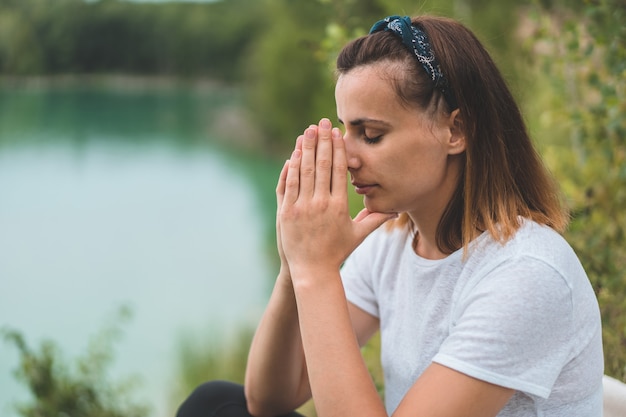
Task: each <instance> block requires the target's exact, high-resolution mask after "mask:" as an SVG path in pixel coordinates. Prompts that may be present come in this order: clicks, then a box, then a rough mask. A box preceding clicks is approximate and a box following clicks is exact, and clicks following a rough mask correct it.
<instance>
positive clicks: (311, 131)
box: [304, 129, 315, 139]
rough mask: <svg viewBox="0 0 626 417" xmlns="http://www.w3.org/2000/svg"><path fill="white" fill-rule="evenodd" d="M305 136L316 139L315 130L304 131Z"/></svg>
mask: <svg viewBox="0 0 626 417" xmlns="http://www.w3.org/2000/svg"><path fill="white" fill-rule="evenodd" d="M304 136H305V137H307V138H308V139H313V138H315V130H313V129H307V130H305V131H304Z"/></svg>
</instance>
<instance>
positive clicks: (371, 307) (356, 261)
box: [341, 232, 380, 317]
mask: <svg viewBox="0 0 626 417" xmlns="http://www.w3.org/2000/svg"><path fill="white" fill-rule="evenodd" d="M376 235H377V232H374V233H372V234H371V235H369V236H368V237H367V238H366V239H365V240H364V241H363V243H361V245H359V246H358V247H357V248H356V249H355V250H354V252H352V254H350V256H349V257H348V259H347V260H346V262H345V263H344V265H343V267H342V268H341V279H342V281H343V287H344V290H345V293H346V299H347V300H348V301H349V302H351V303H352V304H354V305H356V306H357V307H359V308H360V309H362V310H364V311H366V312H367V313H369V314H371V315H372V316H374V317H380V316H379V310H378V300H377V298H376V292H375V283H374V266H373V256H374V253H375V250H374V248H373V246H374V244H375V240H376Z"/></svg>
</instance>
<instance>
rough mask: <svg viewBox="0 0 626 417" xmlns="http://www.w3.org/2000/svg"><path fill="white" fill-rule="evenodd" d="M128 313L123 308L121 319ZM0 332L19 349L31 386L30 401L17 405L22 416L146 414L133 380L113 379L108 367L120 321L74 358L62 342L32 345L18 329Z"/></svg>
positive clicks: (20, 375) (22, 377)
mask: <svg viewBox="0 0 626 417" xmlns="http://www.w3.org/2000/svg"><path fill="white" fill-rule="evenodd" d="M127 317H128V311H127V310H121V311H120V314H119V316H118V317H117V318H116V320H123V319H125V318H127ZM0 335H2V336H4V339H5V341H6V342H8V343H11V344H12V345H13V346H15V347H16V348H17V350H18V352H19V356H20V365H19V367H18V368H17V369H16V372H15V375H16V377H17V379H18V380H19V381H20V382H22V383H24V384H25V385H26V386H27V388H28V389H29V391H30V394H31V401H28V402H25V403H22V404H18V405H16V410H17V412H18V413H19V415H21V416H22V417H67V416H81V417H146V416H147V415H148V408H147V407H146V406H144V405H138V404H135V403H133V402H131V400H130V399H129V395H130V393H131V391H132V388H133V384H132V381H130V380H129V381H127V382H125V383H120V384H113V383H112V382H110V381H109V379H108V374H107V370H108V367H109V366H110V365H111V362H112V360H113V346H112V345H113V342H114V341H115V340H116V339H117V338H118V337H119V336H120V328H119V323H118V322H116V323H113V324H112V325H110V326H109V327H106V328H104V329H103V331H102V332H101V333H100V334H98V335H97V336H96V337H95V338H94V339H93V340H91V341H90V344H89V346H88V349H87V352H86V354H85V355H84V356H82V357H79V358H77V359H76V361H75V362H73V363H68V362H66V361H65V359H64V358H63V356H62V354H61V351H60V349H59V348H58V346H57V345H56V344H55V343H54V342H52V341H50V340H47V341H44V342H42V344H41V346H40V347H39V349H38V350H34V349H32V348H31V347H30V346H29V344H28V343H27V342H26V339H25V338H24V336H23V335H22V334H21V333H20V332H19V331H17V330H14V329H1V332H0Z"/></svg>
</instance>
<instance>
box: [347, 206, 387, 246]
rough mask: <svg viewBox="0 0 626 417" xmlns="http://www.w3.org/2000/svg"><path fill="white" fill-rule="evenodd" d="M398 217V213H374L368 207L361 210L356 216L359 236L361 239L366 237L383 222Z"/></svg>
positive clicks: (355, 220)
mask: <svg viewBox="0 0 626 417" xmlns="http://www.w3.org/2000/svg"><path fill="white" fill-rule="evenodd" d="M396 217H398V214H397V213H372V212H370V211H369V210H368V209H363V210H361V211H360V212H359V214H357V215H356V217H355V218H354V223H355V228H356V232H357V237H358V238H359V239H361V240H362V239H365V238H366V237H367V235H369V234H370V233H372V232H373V231H374V230H376V229H378V228H379V227H380V226H381V225H382V224H383V223H385V222H386V221H388V220H391V219H395V218H396Z"/></svg>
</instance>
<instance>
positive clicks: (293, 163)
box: [281, 149, 302, 205]
mask: <svg viewBox="0 0 626 417" xmlns="http://www.w3.org/2000/svg"><path fill="white" fill-rule="evenodd" d="M301 162H302V151H301V150H300V149H294V151H293V152H292V153H291V158H289V161H288V164H287V175H286V177H285V185H284V187H285V194H284V196H283V201H282V204H293V203H295V202H296V200H297V199H298V195H299V194H300V164H301ZM282 204H281V205H282Z"/></svg>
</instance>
